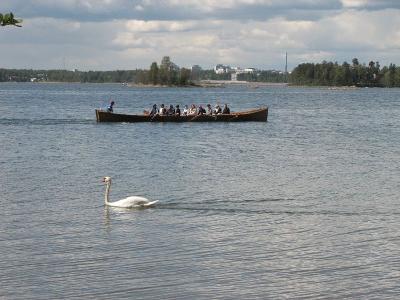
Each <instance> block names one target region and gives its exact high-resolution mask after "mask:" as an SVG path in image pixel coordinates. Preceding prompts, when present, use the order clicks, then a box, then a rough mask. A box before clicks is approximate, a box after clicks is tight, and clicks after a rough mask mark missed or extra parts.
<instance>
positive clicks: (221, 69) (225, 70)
mask: <svg viewBox="0 0 400 300" xmlns="http://www.w3.org/2000/svg"><path fill="white" fill-rule="evenodd" d="M231 71H232V68H231V67H230V66H225V65H222V64H218V65H216V66H215V67H214V72H215V74H224V73H230V72H231Z"/></svg>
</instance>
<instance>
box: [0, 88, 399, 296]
mask: <svg viewBox="0 0 400 300" xmlns="http://www.w3.org/2000/svg"><path fill="white" fill-rule="evenodd" d="M110 98H112V99H113V100H115V102H116V105H115V110H116V112H121V113H125V112H132V113H133V112H136V113H140V112H141V111H142V110H143V109H145V108H149V107H151V105H152V104H153V103H158V104H159V103H165V104H171V103H172V104H177V103H179V104H181V105H183V104H191V103H198V104H207V103H208V102H211V103H212V104H214V103H216V102H217V101H219V102H220V103H225V102H228V103H229V104H230V106H231V110H233V111H237V110H242V109H248V108H256V107H260V106H265V105H268V106H269V117H268V122H267V123H262V122H261V123H258V122H255V123H252V122H249V123H215V124H214V123H210V124H208V123H187V124H172V123H170V124H161V123H138V124H97V123H96V121H95V113H94V109H95V108H97V107H101V106H105V105H106V104H107V103H108V102H109V99H110ZM0 113H1V115H0V195H1V196H0V208H1V209H0V218H1V223H0V229H1V231H0V249H1V250H0V251H1V260H0V298H1V299H60V298H68V299H74V298H77V299H267V298H270V299H282V298H296V299H301V298H304V299H308V298H318V299H320V298H337V299H343V298H353V299H385V298H398V297H399V296H400V284H399V282H400V232H399V227H400V201H399V200H400V199H399V194H400V180H399V175H400V172H399V170H400V89H350V90H329V89H320V88H287V87H260V88H257V89H251V88H248V87H245V86H242V87H228V88H210V89H208V88H187V89H186V88H183V89H176V88H131V87H123V86H120V85H105V84H104V85H101V84H32V83H2V84H0ZM103 176H111V177H112V178H113V186H112V189H111V194H110V197H111V200H112V201H115V200H118V199H121V198H124V197H126V196H129V195H140V196H145V197H147V198H149V199H152V200H159V201H160V202H159V205H157V206H156V207H155V208H152V209H147V210H121V209H119V210H118V209H113V208H106V207H104V191H105V188H104V186H103V185H102V183H101V179H102V177H103Z"/></svg>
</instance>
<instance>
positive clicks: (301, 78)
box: [289, 58, 400, 87]
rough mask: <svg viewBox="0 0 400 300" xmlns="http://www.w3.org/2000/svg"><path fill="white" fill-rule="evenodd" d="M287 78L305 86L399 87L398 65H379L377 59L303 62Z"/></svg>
mask: <svg viewBox="0 0 400 300" xmlns="http://www.w3.org/2000/svg"><path fill="white" fill-rule="evenodd" d="M289 80H290V83H291V84H293V85H306V86H358V87H400V67H397V66H396V65H395V64H390V65H389V66H388V67H387V66H384V67H381V66H380V64H379V62H378V61H376V62H374V61H370V62H369V63H368V64H365V63H363V64H360V63H359V61H358V59H357V58H353V60H352V64H351V65H350V64H349V63H347V62H344V63H343V64H341V65H339V64H338V63H337V62H335V63H333V62H326V61H323V62H322V63H317V64H314V63H303V64H300V65H298V66H297V67H296V68H294V70H293V71H292V73H291V74H290V76H289Z"/></svg>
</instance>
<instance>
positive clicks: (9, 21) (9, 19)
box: [0, 12, 22, 27]
mask: <svg viewBox="0 0 400 300" xmlns="http://www.w3.org/2000/svg"><path fill="white" fill-rule="evenodd" d="M19 23H22V20H21V19H14V14H13V13H11V12H10V13H8V14H4V15H3V14H0V26H8V25H12V26H17V27H22V25H19Z"/></svg>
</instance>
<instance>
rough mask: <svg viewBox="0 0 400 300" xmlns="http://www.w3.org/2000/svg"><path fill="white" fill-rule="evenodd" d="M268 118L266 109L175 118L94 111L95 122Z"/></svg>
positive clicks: (174, 116)
mask: <svg viewBox="0 0 400 300" xmlns="http://www.w3.org/2000/svg"><path fill="white" fill-rule="evenodd" d="M267 118H268V107H263V108H259V109H253V110H247V111H240V112H233V113H230V114H218V115H196V116H177V115H172V116H168V115H155V116H150V115H149V114H143V115H130V114H116V113H111V112H107V111H102V110H99V109H96V120H97V122H126V123H136V122H244V121H258V122H266V121H267Z"/></svg>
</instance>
